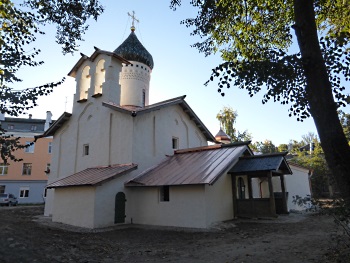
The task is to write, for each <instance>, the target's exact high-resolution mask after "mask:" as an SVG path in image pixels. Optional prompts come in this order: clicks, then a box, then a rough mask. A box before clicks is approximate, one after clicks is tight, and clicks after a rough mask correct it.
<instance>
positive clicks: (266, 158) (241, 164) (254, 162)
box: [229, 152, 292, 174]
mask: <svg viewBox="0 0 350 263" xmlns="http://www.w3.org/2000/svg"><path fill="white" fill-rule="evenodd" d="M286 154H287V152H282V153H274V154H260V155H253V156H244V157H241V158H239V161H238V163H237V164H236V165H235V166H234V167H233V168H232V169H231V170H230V171H229V173H231V174H247V173H249V174H252V173H258V172H268V171H275V172H282V173H283V174H292V170H291V169H290V167H289V165H288V163H287V161H286V159H285V158H284V157H285V155H286Z"/></svg>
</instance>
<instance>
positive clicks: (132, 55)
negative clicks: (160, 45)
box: [113, 31, 154, 69]
mask: <svg viewBox="0 0 350 263" xmlns="http://www.w3.org/2000/svg"><path fill="white" fill-rule="evenodd" d="M113 52H114V53H115V54H117V55H118V56H120V57H122V58H124V59H127V60H132V61H138V62H141V63H144V64H146V65H147V66H149V67H150V68H151V69H153V67H154V63H153V58H152V55H151V54H150V53H149V52H148V51H147V49H146V48H145V47H144V46H143V45H142V44H141V42H140V41H139V40H138V38H137V36H136V34H135V32H134V31H131V33H130V35H129V36H128V38H127V39H125V40H124V42H123V43H122V44H121V45H120V46H119V47H117V48H116V49H115V50H114V51H113Z"/></svg>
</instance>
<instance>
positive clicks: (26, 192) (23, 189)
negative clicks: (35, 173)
mask: <svg viewBox="0 0 350 263" xmlns="http://www.w3.org/2000/svg"><path fill="white" fill-rule="evenodd" d="M27 197H29V187H21V188H20V189H19V198H27Z"/></svg>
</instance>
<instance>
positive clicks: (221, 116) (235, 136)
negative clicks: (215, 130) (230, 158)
mask: <svg viewBox="0 0 350 263" xmlns="http://www.w3.org/2000/svg"><path fill="white" fill-rule="evenodd" d="M237 117H238V113H237V111H235V110H233V109H232V108H231V107H224V108H223V109H222V110H220V112H219V113H218V114H217V115H216V118H217V119H218V121H219V122H220V127H221V128H222V129H223V130H224V132H225V133H226V134H227V135H228V136H230V138H231V141H232V142H242V141H250V140H251V139H252V135H251V134H250V133H248V131H247V130H245V131H244V132H240V131H238V130H237V129H236V128H235V123H236V120H237Z"/></svg>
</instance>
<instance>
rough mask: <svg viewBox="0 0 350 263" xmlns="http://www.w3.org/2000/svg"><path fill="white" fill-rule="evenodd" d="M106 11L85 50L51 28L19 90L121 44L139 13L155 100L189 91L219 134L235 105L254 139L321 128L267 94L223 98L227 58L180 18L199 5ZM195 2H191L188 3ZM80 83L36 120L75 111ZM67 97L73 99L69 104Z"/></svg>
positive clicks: (53, 99)
mask: <svg viewBox="0 0 350 263" xmlns="http://www.w3.org/2000/svg"><path fill="white" fill-rule="evenodd" d="M101 2H102V4H103V6H104V7H105V12H104V13H103V14H102V15H101V16H100V18H99V19H98V21H97V22H95V21H89V25H90V28H89V30H88V32H87V33H86V34H85V36H84V39H85V41H84V42H81V43H80V48H79V51H78V52H76V53H75V54H74V55H73V56H72V55H65V56H64V55H63V54H62V52H61V49H60V46H58V45H57V44H55V43H54V40H55V36H54V31H55V27H54V26H50V25H49V26H47V27H46V28H45V31H46V32H47V34H46V35H44V36H39V37H38V40H37V42H36V44H35V46H36V47H39V48H40V49H41V50H42V52H41V54H40V59H42V60H44V61H45V64H44V65H42V66H40V67H36V68H23V69H22V70H21V71H20V72H19V74H20V75H19V76H20V77H21V78H23V80H24V81H23V82H22V83H21V84H20V85H16V88H29V87H34V86H37V85H41V84H44V83H47V82H51V81H58V80H60V79H61V78H62V77H64V76H66V75H67V73H68V72H69V71H70V69H71V68H72V67H73V66H74V64H75V63H76V62H77V61H78V59H79V58H80V52H81V53H84V54H86V55H88V56H90V55H91V54H92V53H93V51H94V46H96V47H98V48H100V49H103V50H108V51H113V50H114V49H115V48H117V47H118V46H119V45H120V44H121V43H122V42H123V41H124V39H125V38H126V37H127V36H128V35H129V33H130V26H131V19H130V17H128V15H127V13H128V12H130V13H131V12H132V11H135V15H136V17H137V18H138V19H139V21H140V23H136V24H135V26H136V35H137V36H138V38H139V40H140V41H141V42H142V44H143V45H144V46H145V47H146V49H147V50H148V51H149V52H150V53H151V54H152V56H153V60H154V64H155V66H154V69H153V72H152V76H151V84H150V102H151V103H155V102H158V101H162V100H166V99H169V98H173V97H177V96H181V95H187V97H186V101H187V102H188V104H189V105H190V106H191V108H192V109H193V110H194V111H195V112H196V114H197V115H198V117H199V118H200V119H201V120H202V121H203V123H204V124H205V125H206V126H207V127H208V129H209V130H210V131H211V132H212V133H213V135H215V134H216V133H217V132H218V130H219V122H218V121H217V119H216V114H217V113H218V112H219V111H220V110H221V109H222V108H223V107H224V106H230V107H232V108H233V109H235V110H236V111H237V112H238V118H237V123H236V128H237V129H238V130H239V131H244V130H248V132H250V133H251V134H252V136H253V141H264V140H265V139H269V140H272V142H273V143H274V144H276V145H279V144H281V143H288V142H289V140H290V139H296V140H301V136H302V135H304V134H307V133H308V132H315V133H316V129H315V126H314V122H313V120H312V119H311V118H310V119H308V120H306V121H304V122H298V121H297V120H296V118H293V117H291V118H290V117H288V107H286V106H282V105H281V104H278V103H274V102H273V101H270V102H268V103H267V104H265V105H262V103H261V99H262V96H263V93H261V94H260V95H257V96H255V97H253V98H250V97H249V96H248V93H247V91H245V90H239V89H238V88H233V87H232V88H231V89H230V90H227V91H226V96H225V97H222V96H221V95H220V94H219V93H217V85H216V83H215V82H212V83H211V84H210V85H208V86H204V85H203V84H204V83H205V82H206V81H207V80H208V79H209V77H210V74H211V69H212V68H214V67H215V66H216V65H218V64H219V63H220V62H221V59H220V57H219V56H218V55H216V56H210V57H205V56H204V55H203V54H200V53H199V52H198V51H197V50H196V49H195V48H191V47H190V45H191V44H193V43H195V42H196V41H197V40H198V38H197V37H193V36H190V33H191V29H189V28H186V27H185V26H184V25H181V24H180V21H181V20H183V19H185V18H189V17H194V16H195V15H196V13H197V11H196V9H194V8H193V7H191V6H189V5H186V3H184V5H183V6H182V7H180V8H178V10H177V11H175V12H174V11H172V10H171V9H170V8H169V1H164V0H152V1H144V0H128V1H114V0H113V1H112V0H102V1H101ZM187 2H189V1H187ZM74 92H75V81H74V79H73V78H71V77H67V79H66V82H65V83H64V84H63V85H62V86H60V87H57V88H56V90H55V91H54V93H53V94H52V95H50V96H48V97H43V98H40V100H39V106H38V107H36V108H35V109H33V110H31V111H30V112H29V113H31V114H33V118H45V113H46V111H51V112H52V113H53V118H54V119H57V118H58V117H59V116H60V115H61V114H62V113H63V112H64V111H68V112H71V109H72V102H73V94H74ZM66 101H67V103H66Z"/></svg>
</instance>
